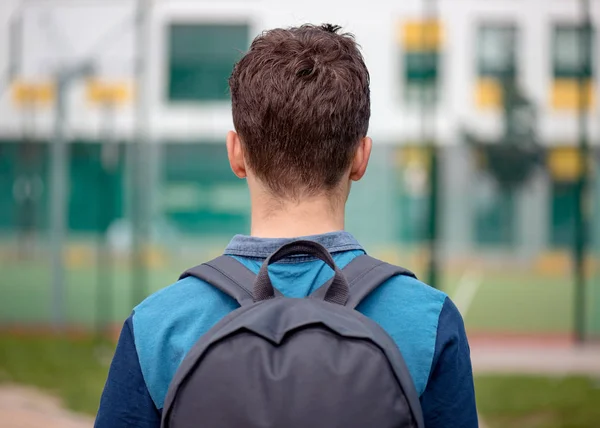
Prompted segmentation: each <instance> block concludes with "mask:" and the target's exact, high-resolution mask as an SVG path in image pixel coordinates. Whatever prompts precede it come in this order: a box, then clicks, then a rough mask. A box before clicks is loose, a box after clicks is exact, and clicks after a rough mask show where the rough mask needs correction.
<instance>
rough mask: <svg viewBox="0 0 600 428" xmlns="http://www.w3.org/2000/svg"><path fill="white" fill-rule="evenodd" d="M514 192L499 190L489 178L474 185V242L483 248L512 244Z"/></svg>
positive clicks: (479, 180)
mask: <svg viewBox="0 0 600 428" xmlns="http://www.w3.org/2000/svg"><path fill="white" fill-rule="evenodd" d="M515 196H516V195H515V192H514V190H510V189H502V188H500V187H499V186H498V185H497V183H496V182H495V180H494V179H492V178H491V177H485V178H484V177H481V179H478V180H477V181H476V183H475V192H474V195H473V200H474V202H475V224H474V226H475V242H476V243H477V244H480V245H484V246H503V245H504V246H510V245H512V244H514V239H515V235H514V229H515V227H514V226H515V223H514V221H515V202H516V201H515Z"/></svg>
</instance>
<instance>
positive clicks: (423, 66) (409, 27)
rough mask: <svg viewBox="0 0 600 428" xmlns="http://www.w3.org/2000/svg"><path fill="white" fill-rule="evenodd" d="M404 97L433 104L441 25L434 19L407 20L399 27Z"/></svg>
mask: <svg viewBox="0 0 600 428" xmlns="http://www.w3.org/2000/svg"><path fill="white" fill-rule="evenodd" d="M402 44H403V48H404V55H403V62H404V64H403V65H404V100H405V102H406V103H407V104H425V105H430V104H434V103H435V102H436V100H437V94H438V90H437V85H438V73H439V62H440V61H439V57H440V55H439V51H440V45H441V26H440V24H439V22H437V21H415V22H407V23H405V24H404V25H403V27H402Z"/></svg>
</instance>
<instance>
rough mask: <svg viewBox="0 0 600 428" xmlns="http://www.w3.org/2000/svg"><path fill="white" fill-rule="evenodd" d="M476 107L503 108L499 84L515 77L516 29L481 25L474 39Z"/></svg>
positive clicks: (507, 25)
mask: <svg viewBox="0 0 600 428" xmlns="http://www.w3.org/2000/svg"><path fill="white" fill-rule="evenodd" d="M477 41H478V42H477V76H478V80H477V87H476V97H475V98H476V103H477V105H478V107H480V108H498V107H500V105H501V104H502V80H503V79H507V80H513V79H515V78H516V77H517V60H516V46H517V28H516V27H515V26H514V25H512V24H483V25H481V26H480V27H479V30H478V35H477Z"/></svg>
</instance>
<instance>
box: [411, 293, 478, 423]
mask: <svg viewBox="0 0 600 428" xmlns="http://www.w3.org/2000/svg"><path fill="white" fill-rule="evenodd" d="M470 354H471V351H470V349H469V343H468V341H467V334H466V332H465V326H464V323H463V319H462V317H461V315H460V312H459V311H458V309H457V308H456V306H455V305H454V303H452V301H451V300H450V299H449V298H446V301H445V302H444V306H443V307H442V311H441V312H440V317H439V321H438V330H437V339H436V343H435V352H434V355H433V362H432V366H431V372H430V375H429V380H428V382H427V387H426V388H425V391H424V392H423V394H422V395H421V406H422V408H423V415H424V417H425V426H426V427H427V428H447V427H452V428H477V427H478V422H477V407H476V405H475V389H474V386H473V370H472V368H471V355H470Z"/></svg>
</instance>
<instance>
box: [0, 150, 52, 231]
mask: <svg viewBox="0 0 600 428" xmlns="http://www.w3.org/2000/svg"><path fill="white" fill-rule="evenodd" d="M48 161H49V159H48V145H47V144H44V143H40V142H31V141H19V142H16V141H2V142H0V230H3V231H8V232H32V231H35V230H40V229H44V228H45V227H46V226H47V225H48V218H47V213H48V199H49V198H48V192H49V177H48Z"/></svg>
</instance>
